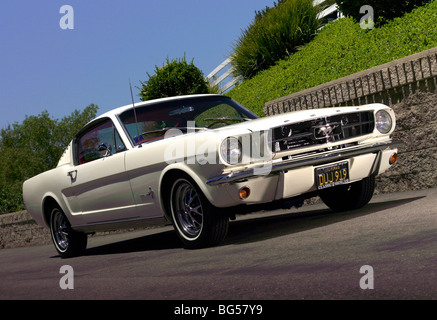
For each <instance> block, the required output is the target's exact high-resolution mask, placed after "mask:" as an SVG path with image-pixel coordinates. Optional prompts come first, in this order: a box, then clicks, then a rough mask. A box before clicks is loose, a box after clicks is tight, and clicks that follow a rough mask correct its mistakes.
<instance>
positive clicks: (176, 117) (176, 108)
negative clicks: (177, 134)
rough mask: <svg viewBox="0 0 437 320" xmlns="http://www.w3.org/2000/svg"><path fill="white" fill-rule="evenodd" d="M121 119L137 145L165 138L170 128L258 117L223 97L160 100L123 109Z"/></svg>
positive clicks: (197, 127)
mask: <svg viewBox="0 0 437 320" xmlns="http://www.w3.org/2000/svg"><path fill="white" fill-rule="evenodd" d="M119 118H120V120H121V122H122V124H123V125H124V127H125V128H126V131H127V132H128V134H129V136H130V137H131V139H132V141H133V142H134V143H135V145H138V144H141V143H145V142H151V141H154V140H158V139H163V138H164V135H165V132H166V131H167V130H169V129H171V128H177V129H179V130H181V131H183V132H184V129H185V130H187V129H191V130H193V129H194V130H204V129H213V128H218V127H223V126H227V125H231V124H234V123H238V122H242V121H247V120H251V119H256V118H258V116H257V115H256V114H254V113H252V112H251V111H249V110H248V109H246V108H244V107H243V106H241V105H240V104H238V103H237V102H235V101H234V100H232V99H230V98H228V97H224V96H210V97H208V96H206V97H195V98H187V99H180V100H172V101H164V102H158V103H156V104H149V105H146V106H143V107H136V108H135V112H134V110H133V108H132V109H130V110H127V111H125V112H123V113H122V114H121V115H120V117H119Z"/></svg>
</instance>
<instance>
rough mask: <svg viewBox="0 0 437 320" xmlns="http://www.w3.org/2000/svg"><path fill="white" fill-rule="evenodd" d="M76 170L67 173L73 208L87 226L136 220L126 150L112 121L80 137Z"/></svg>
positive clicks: (99, 123)
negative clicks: (77, 209)
mask: <svg viewBox="0 0 437 320" xmlns="http://www.w3.org/2000/svg"><path fill="white" fill-rule="evenodd" d="M73 148H74V158H75V164H76V165H75V167H74V170H71V171H70V172H69V173H68V177H66V178H68V179H70V181H71V187H70V188H68V190H66V192H67V193H68V194H69V195H70V197H69V199H70V202H73V203H70V207H74V208H79V209H80V211H81V215H82V218H83V219H82V221H84V223H86V224H98V223H112V222H120V221H122V220H126V219H133V218H136V217H137V214H136V210H135V206H134V200H133V195H132V190H131V187H130V182H129V178H128V176H127V174H126V170H125V157H126V148H125V145H124V144H123V142H122V140H121V139H120V136H119V134H118V132H117V130H116V128H115V127H114V125H113V123H112V121H111V120H110V119H109V118H106V119H100V120H98V121H96V122H95V123H93V124H91V125H89V126H87V127H86V129H85V130H84V131H82V132H81V133H79V135H78V136H77V137H76V139H75V142H74V143H73Z"/></svg>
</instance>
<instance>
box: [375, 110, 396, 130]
mask: <svg viewBox="0 0 437 320" xmlns="http://www.w3.org/2000/svg"><path fill="white" fill-rule="evenodd" d="M375 121H376V129H378V131H379V132H381V133H384V134H386V133H389V132H390V130H391V128H392V126H393V120H392V118H391V116H390V114H389V113H388V112H387V111H384V110H380V111H378V112H377V113H376V115H375Z"/></svg>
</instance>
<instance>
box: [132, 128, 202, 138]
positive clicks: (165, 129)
mask: <svg viewBox="0 0 437 320" xmlns="http://www.w3.org/2000/svg"><path fill="white" fill-rule="evenodd" d="M170 129H176V130H205V128H204V127H165V128H162V129H158V130H152V131H145V132H142V133H141V134H140V135H141V136H142V135H143V134H144V135H146V134H150V133H158V132H164V131H168V130H170Z"/></svg>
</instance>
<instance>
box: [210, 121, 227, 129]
mask: <svg viewBox="0 0 437 320" xmlns="http://www.w3.org/2000/svg"><path fill="white" fill-rule="evenodd" d="M217 123H225V124H226V125H228V126H229V123H228V122H226V120H217V121H214V122H213V123H211V124H210V125H209V126H207V128H208V129H210V128H211V127H212V126H213V125H216V124H217Z"/></svg>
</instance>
